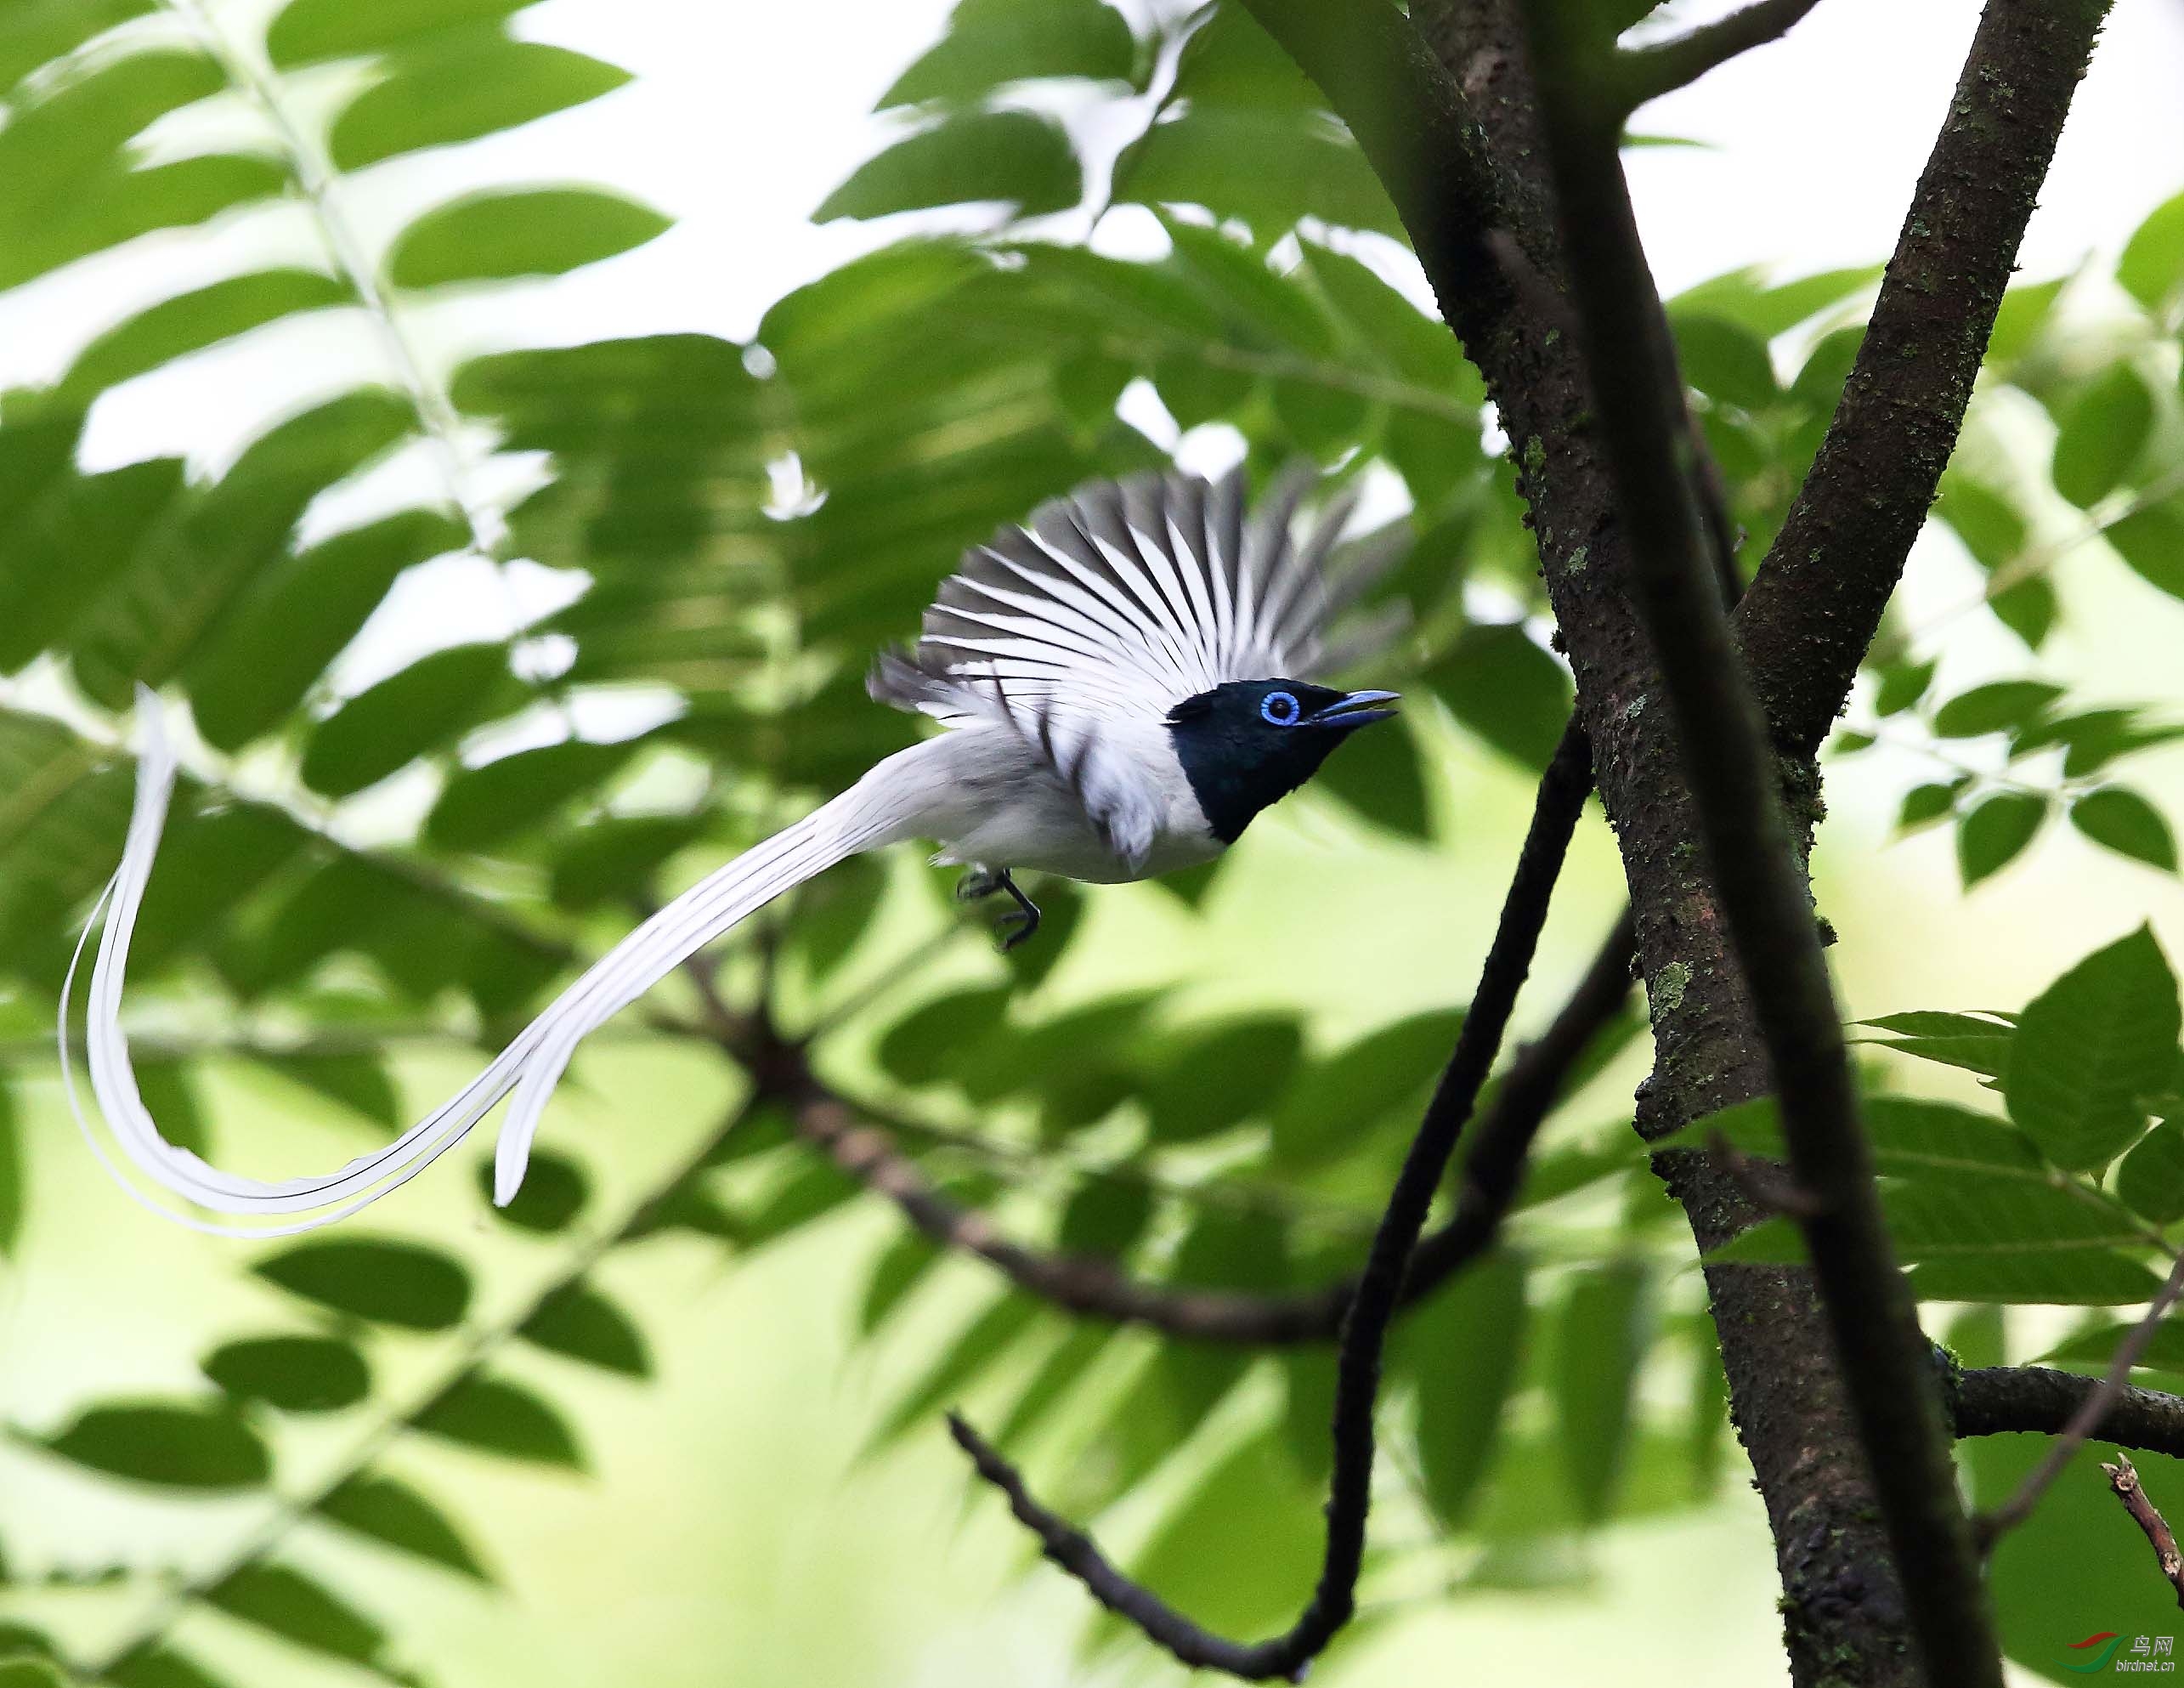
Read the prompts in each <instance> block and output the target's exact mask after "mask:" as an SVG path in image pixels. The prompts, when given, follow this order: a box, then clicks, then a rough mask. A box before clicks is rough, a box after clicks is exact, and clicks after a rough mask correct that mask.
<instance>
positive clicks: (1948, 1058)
mask: <svg viewBox="0 0 2184 1688" xmlns="http://www.w3.org/2000/svg"><path fill="white" fill-rule="evenodd" d="M1858 1023H1859V1025H1861V1026H1873V1027H1876V1028H1879V1029H1880V1030H1881V1031H1884V1032H1900V1033H1903V1034H1904V1036H1903V1037H1901V1038H1900V1039H1894V1040H1893V1041H1888V1040H1884V1041H1883V1042H1882V1047H1883V1048H1887V1049H1894V1050H1900V1051H1903V1052H1904V1054H1906V1055H1915V1056H1919V1057H1920V1058H1921V1060H1926V1061H1938V1062H1941V1063H1942V1064H1943V1065H1944V1066H1945V1067H1961V1068H1964V1069H1965V1070H1966V1072H1971V1073H1980V1074H1981V1075H1983V1077H1986V1078H1989V1079H1998V1078H2000V1077H2001V1075H2002V1068H2003V1066H2004V1064H2005V1063H2006V1062H2007V1061H2008V1059H2009V1054H2010V1039H2011V1035H2012V1028H2011V1027H2009V1026H2006V1025H2000V1024H1997V1023H1996V1022H1994V1021H1993V1020H1986V1019H1982V1018H1980V1017H1977V1015H1972V1014H1938V1013H1931V1012H1923V1011H1921V1012H1914V1013H1910V1014H1884V1015H1882V1016H1881V1018H1879V1019H1877V1020H1861V1021H1859V1022H1858Z"/></svg>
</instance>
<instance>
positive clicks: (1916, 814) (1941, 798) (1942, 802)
mask: <svg viewBox="0 0 2184 1688" xmlns="http://www.w3.org/2000/svg"><path fill="white" fill-rule="evenodd" d="M1959 789H1960V788H1959V787H1958V785H1956V783H1955V781H1950V782H1949V783H1947V784H1942V783H1938V782H1937V783H1930V784H1927V785H1914V786H1913V787H1912V788H1911V789H1910V790H1908V791H1906V792H1905V793H1904V807H1903V808H1902V809H1901V810H1900V811H1898V813H1897V816H1896V828H1897V830H1898V831H1899V832H1910V831H1914V830H1916V829H1917V828H1919V827H1921V826H1930V825H1932V824H1933V823H1934V822H1935V821H1938V820H1939V819H1941V818H1942V817H1943V816H1944V815H1945V814H1947V813H1949V811H1950V810H1951V809H1952V808H1954V807H1955V806H1956V794H1957V791H1958V790H1959Z"/></svg>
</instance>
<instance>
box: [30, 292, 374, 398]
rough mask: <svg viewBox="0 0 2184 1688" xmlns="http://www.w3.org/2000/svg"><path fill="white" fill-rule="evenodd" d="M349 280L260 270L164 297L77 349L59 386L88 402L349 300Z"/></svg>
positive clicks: (351, 297) (351, 299)
mask: <svg viewBox="0 0 2184 1688" xmlns="http://www.w3.org/2000/svg"><path fill="white" fill-rule="evenodd" d="M353 299H354V295H352V294H351V293H350V292H349V290H348V286H346V285H345V284H343V283H342V282H340V281H337V280H335V279H334V278H333V277H332V276H331V275H325V274H323V273H321V272H320V271H319V270H315V269H261V270H255V271H253V272H252V273H251V274H249V275H237V276H232V277H230V278H229V280H225V281H216V282H214V283H212V286H209V287H200V288H198V289H196V290H195V292H188V293H178V294H177V295H175V296H174V297H173V298H169V299H162V300H161V301H160V303H157V304H156V305H153V306H152V307H150V309H147V310H144V311H141V312H139V314H137V315H135V316H133V317H131V318H129V319H128V320H127V321H126V322H123V323H121V324H119V325H117V326H115V327H112V328H110V329H108V330H107V331H105V333H103V334H101V335H100V336H99V337H98V338H97V339H96V340H93V342H92V343H90V344H89V345H88V346H87V347H85V348H83V350H82V352H80V353H78V354H76V361H75V362H74V363H73V364H71V365H69V370H68V373H67V374H66V375H65V376H63V377H61V381H60V387H59V391H60V392H61V393H62V394H73V395H75V396H76V398H77V399H79V400H80V401H82V402H85V403H88V402H89V401H90V400H91V399H93V397H95V396H96V395H97V394H99V393H102V392H104V391H105V389H106V388H109V387H118V386H120V385H121V383H122V382H125V381H127V380H129V379H130V378H131V377H134V376H139V375H142V374H144V373H145V372H146V371H150V370H155V369H157V368H159V367H160V366H161V365H162V364H167V363H171V362H173V360H175V359H177V358H179V357H183V356H185V355H186V354H189V353H191V352H197V351H202V350H203V349H204V348H206V347H207V346H216V345H218V344H219V343H221V342H222V341H223V340H231V339H233V338H234V337H235V336H236V335H238V334H243V333H246V332H248V331H250V330H251V329H253V328H257V327H261V326H263V325H264V324H266V323H269V322H274V321H277V320H279V319H280V318H281V317H284V316H291V315H293V314H296V313H297V312H298V311H307V310H325V309H330V308H331V307H333V306H336V305H342V304H348V303H352V302H353Z"/></svg>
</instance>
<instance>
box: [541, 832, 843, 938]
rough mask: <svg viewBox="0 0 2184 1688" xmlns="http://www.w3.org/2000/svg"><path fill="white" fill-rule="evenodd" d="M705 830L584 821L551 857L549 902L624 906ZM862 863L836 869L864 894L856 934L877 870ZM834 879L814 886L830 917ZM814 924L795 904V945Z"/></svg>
mask: <svg viewBox="0 0 2184 1688" xmlns="http://www.w3.org/2000/svg"><path fill="white" fill-rule="evenodd" d="M706 826H707V820H706V817H705V816H704V815H702V814H692V815H603V816H601V817H600V818H599V819H596V820H593V821H590V822H588V823H586V824H585V825H583V826H581V827H580V828H578V829H577V830H574V832H572V833H571V834H570V835H569V840H568V841H567V842H566V843H565V844H564V845H563V846H562V847H561V848H560V849H559V850H558V851H557V852H556V853H555V855H554V858H553V900H554V901H555V902H556V903H559V904H560V905H561V906H562V907H563V908H564V909H597V908H601V907H603V906H604V905H606V904H607V903H615V902H620V903H624V904H625V905H626V904H627V903H628V902H629V900H630V899H631V898H636V897H639V896H642V895H643V894H644V893H646V892H648V890H649V889H650V888H651V886H652V883H653V880H654V876H655V875H657V874H658V873H659V870H660V869H661V868H663V867H665V865H666V864H667V863H668V862H669V861H670V859H671V858H673V857H675V856H676V854H677V853H679V852H682V851H683V850H686V849H687V848H688V847H690V846H691V845H693V844H694V843H696V842H697V841H699V839H700V838H702V837H704V835H705V830H706ZM866 859H867V858H862V857H859V858H852V860H851V861H849V862H846V863H844V864H842V866H843V867H845V868H848V869H850V871H851V877H852V879H853V880H857V881H858V882H859V884H860V886H861V888H862V889H863V890H864V891H865V892H867V896H866V897H865V898H864V899H863V900H862V901H861V902H860V903H858V904H857V907H856V909H855V910H854V912H855V914H856V916H857V920H856V927H855V930H856V931H862V930H863V924H864V919H865V917H866V916H867V915H869V913H870V910H871V904H872V903H873V902H874V901H876V900H877V899H876V898H874V897H873V896H872V895H871V894H870V893H871V892H873V891H874V882H873V881H872V880H871V878H870V875H872V874H873V873H874V872H876V871H877V869H875V868H874V867H873V866H872V865H871V864H869V862H867V865H866V866H865V867H864V868H863V869H859V868H858V867H857V862H859V861H866ZM840 874H841V869H840V868H837V869H830V870H829V873H828V875H827V876H826V877H825V878H824V879H823V880H821V881H818V894H819V895H820V896H822V897H823V898H829V902H828V905H827V906H828V911H829V912H830V913H831V912H834V900H833V892H835V888H836V881H837V880H838V879H839V877H840ZM817 924H818V922H817V921H815V920H814V919H813V917H812V910H811V909H809V908H808V907H806V905H805V904H804V903H799V904H798V905H797V909H796V926H795V933H796V937H797V939H798V941H799V942H800V943H809V942H810V941H811V938H812V928H813V926H815V925H817ZM852 935H854V934H853V933H852Z"/></svg>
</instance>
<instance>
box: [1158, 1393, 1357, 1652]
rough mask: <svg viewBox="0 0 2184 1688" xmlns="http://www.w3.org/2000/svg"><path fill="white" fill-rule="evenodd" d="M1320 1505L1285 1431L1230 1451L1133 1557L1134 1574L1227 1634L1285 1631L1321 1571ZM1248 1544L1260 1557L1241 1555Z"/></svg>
mask: <svg viewBox="0 0 2184 1688" xmlns="http://www.w3.org/2000/svg"><path fill="white" fill-rule="evenodd" d="M1314 1500H1315V1497H1314V1496H1313V1495H1311V1494H1310V1493H1309V1492H1307V1491H1306V1490H1305V1488H1304V1485H1303V1483H1302V1482H1301V1481H1299V1476H1298V1472H1297V1468H1296V1466H1295V1465H1294V1464H1293V1463H1292V1462H1291V1461H1290V1459H1288V1457H1287V1452H1286V1450H1285V1449H1284V1447H1283V1445H1282V1436H1281V1434H1280V1432H1279V1431H1278V1430H1275V1431H1268V1432H1265V1433H1262V1434H1261V1435H1259V1436H1254V1437H1253V1438H1252V1439H1251V1440H1250V1441H1248V1442H1245V1443H1244V1444H1243V1445H1242V1447H1238V1448H1236V1450H1235V1451H1234V1452H1233V1453H1230V1454H1229V1455H1228V1457H1227V1458H1226V1459H1223V1460H1222V1461H1221V1463H1220V1464H1219V1465H1217V1466H1216V1467H1215V1468H1214V1470H1213V1471H1212V1473H1211V1474H1210V1475H1208V1476H1207V1477H1205V1478H1204V1479H1203V1480H1202V1481H1200V1482H1199V1483H1198V1484H1197V1486H1196V1487H1194V1488H1193V1489H1192V1490H1191V1493H1190V1494H1189V1496H1188V1497H1187V1498H1185V1499H1184V1500H1183V1501H1182V1502H1181V1503H1180V1504H1179V1505H1178V1506H1177V1507H1176V1508H1175V1510H1174V1511H1173V1512H1172V1513H1170V1514H1169V1515H1168V1516H1167V1517H1166V1518H1165V1519H1163V1521H1161V1523H1160V1525H1159V1527H1157V1528H1156V1529H1155V1530H1154V1532H1153V1534H1152V1539H1151V1541H1149V1542H1147V1543H1146V1546H1145V1549H1144V1550H1143V1551H1142V1552H1141V1553H1140V1554H1138V1555H1136V1556H1135V1557H1134V1559H1133V1560H1132V1561H1131V1563H1130V1569H1131V1572H1132V1574H1133V1575H1134V1576H1135V1577H1136V1578H1138V1579H1139V1580H1140V1581H1141V1582H1143V1583H1145V1584H1146V1586H1147V1587H1149V1588H1155V1589H1159V1590H1160V1591H1161V1595H1162V1598H1163V1599H1164V1600H1172V1601H1174V1603H1175V1604H1176V1605H1177V1606H1179V1607H1180V1609H1182V1610H1184V1611H1186V1612H1190V1613H1191V1616H1192V1617H1193V1618H1195V1619H1197V1621H1198V1622H1200V1623H1204V1624H1207V1625H1208V1626H1209V1627H1211V1628H1213V1629H1217V1630H1219V1631H1221V1632H1223V1633H1225V1634H1252V1635H1256V1634H1262V1633H1264V1632H1265V1631H1267V1630H1269V1629H1276V1628H1279V1627H1280V1625H1281V1624H1282V1623H1284V1622H1286V1621H1287V1618H1288V1617H1290V1616H1291V1615H1292V1612H1293V1607H1294V1606H1296V1604H1297V1600H1298V1597H1299V1591H1301V1590H1303V1589H1308V1588H1310V1586H1311V1579H1312V1575H1313V1572H1315V1571H1316V1570H1317V1568H1318V1566H1319V1558H1320V1543H1319V1536H1320V1520H1319V1516H1318V1509H1317V1508H1316V1506H1315V1504H1314ZM1246 1543H1248V1544H1249V1546H1250V1551H1249V1552H1248V1553H1240V1552H1238V1551H1237V1550H1236V1549H1237V1548H1238V1546H1239V1544H1246Z"/></svg>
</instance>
